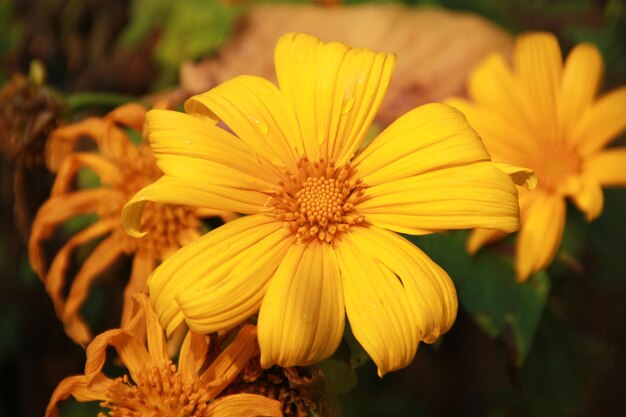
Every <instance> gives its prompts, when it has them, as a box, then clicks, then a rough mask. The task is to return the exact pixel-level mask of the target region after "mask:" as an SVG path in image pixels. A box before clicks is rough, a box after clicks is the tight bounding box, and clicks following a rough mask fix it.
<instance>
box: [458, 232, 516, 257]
mask: <svg viewBox="0 0 626 417" xmlns="http://www.w3.org/2000/svg"><path fill="white" fill-rule="evenodd" d="M507 235H508V233H505V232H501V231H500V230H489V229H474V230H472V232H471V233H470V236H469V238H468V239H467V245H466V247H467V251H468V252H469V253H471V254H472V255H473V254H475V253H476V252H478V251H479V250H480V248H482V247H483V246H485V245H488V244H490V243H494V242H497V241H499V240H501V239H504V238H505V237H506V236H507Z"/></svg>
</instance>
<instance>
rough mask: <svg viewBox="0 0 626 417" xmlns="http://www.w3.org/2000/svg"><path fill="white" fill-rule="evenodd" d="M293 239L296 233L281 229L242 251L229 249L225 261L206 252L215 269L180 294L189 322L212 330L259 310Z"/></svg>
mask: <svg viewBox="0 0 626 417" xmlns="http://www.w3.org/2000/svg"><path fill="white" fill-rule="evenodd" d="M273 227H276V226H273ZM263 229H265V230H267V229H266V228H265V227H263V228H262V230H263ZM255 232H256V231H255ZM250 233H252V231H250ZM262 233H266V232H265V231H263V232H262ZM292 242H293V237H292V236H291V235H289V234H287V235H285V232H284V230H283V229H279V230H276V231H274V232H272V233H271V234H269V235H267V236H263V237H262V239H260V240H258V241H256V242H254V243H251V244H249V245H248V246H247V247H244V248H243V249H241V251H240V252H235V250H234V249H232V248H231V249H229V250H227V252H228V253H229V255H230V257H229V259H227V260H226V261H222V262H221V264H217V263H215V262H216V260H215V259H217V258H216V257H214V256H213V257H212V256H211V255H204V256H203V258H204V260H205V262H206V265H209V264H210V265H213V269H212V270H209V271H207V272H205V273H204V275H203V276H202V277H201V278H200V279H198V280H197V281H196V282H195V283H194V284H193V286H192V287H190V288H188V289H186V290H184V291H179V293H178V294H177V295H176V302H177V303H178V306H179V308H180V311H181V312H182V315H183V316H184V317H185V321H186V323H187V325H188V326H189V327H190V328H191V329H193V330H195V331H197V332H199V333H212V332H215V331H218V330H221V329H227V328H230V327H232V326H234V325H237V324H239V323H241V322H243V321H244V320H245V319H247V318H248V317H250V316H252V315H253V314H255V313H256V312H258V311H259V307H260V306H261V301H262V300H263V297H264V295H265V292H266V290H267V286H268V284H269V282H270V279H271V277H272V276H273V275H274V272H275V271H276V268H278V265H279V264H280V262H281V260H282V258H283V256H284V255H285V253H286V252H287V250H288V248H289V246H290V245H291V244H292ZM219 256H220V255H218V257H219Z"/></svg>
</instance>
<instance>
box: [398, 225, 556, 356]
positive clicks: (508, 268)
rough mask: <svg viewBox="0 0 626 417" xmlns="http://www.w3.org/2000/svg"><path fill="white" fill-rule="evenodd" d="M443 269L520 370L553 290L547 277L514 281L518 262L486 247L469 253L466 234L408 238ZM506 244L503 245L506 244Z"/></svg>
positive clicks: (472, 312) (470, 310)
mask: <svg viewBox="0 0 626 417" xmlns="http://www.w3.org/2000/svg"><path fill="white" fill-rule="evenodd" d="M408 239H409V240H411V241H412V242H413V243H415V244H416V245H417V246H418V247H420V248H421V249H423V250H424V252H426V253H427V254H428V255H429V256H430V257H431V258H432V259H433V261H435V262H436V263H437V264H439V265H440V266H441V267H442V268H443V269H444V270H446V272H448V274H449V275H450V277H451V278H452V280H453V281H454V283H455V286H456V289H457V293H458V297H459V302H460V304H461V306H462V307H463V309H465V310H466V311H467V312H468V313H469V314H470V316H471V317H472V318H473V319H474V321H475V322H476V323H477V324H478V325H479V326H480V327H481V328H482V329H484V330H485V332H486V333H487V334H488V335H489V336H491V337H493V338H495V337H501V338H502V339H503V341H504V342H505V343H506V342H507V336H508V335H509V334H510V335H512V342H511V344H510V346H509V347H510V348H511V349H512V350H513V351H514V354H515V358H516V364H517V365H518V366H521V365H522V364H523V362H524V359H525V358H526V356H527V355H528V352H529V351H530V348H531V347H532V342H533V338H534V335H535V332H536V330H537V326H538V324H539V321H540V319H541V315H542V312H543V309H544V307H545V304H546V299H547V296H548V292H549V289H550V283H549V279H548V275H547V274H546V273H545V272H542V273H539V274H536V275H535V276H533V277H532V278H531V279H529V280H528V281H527V282H525V283H518V282H517V281H516V280H515V271H514V267H513V259H512V258H511V256H510V255H508V254H507V253H504V252H501V251H497V250H495V249H493V248H486V249H483V250H482V251H481V252H479V253H478V254H477V255H476V256H470V255H469V254H468V253H467V252H466V250H465V241H466V239H467V232H451V233H442V234H435V235H428V236H409V237H408ZM506 244H507V243H504V245H506Z"/></svg>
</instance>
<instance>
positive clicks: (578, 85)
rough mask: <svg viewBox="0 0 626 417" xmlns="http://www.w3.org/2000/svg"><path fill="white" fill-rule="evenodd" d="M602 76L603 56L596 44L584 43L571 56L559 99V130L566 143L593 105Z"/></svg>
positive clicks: (565, 70)
mask: <svg viewBox="0 0 626 417" xmlns="http://www.w3.org/2000/svg"><path fill="white" fill-rule="evenodd" d="M603 73H604V64H603V62H602V55H600V51H598V48H597V47H596V46H595V45H592V44H589V43H581V44H579V45H576V47H575V48H574V49H572V52H570V54H569V55H568V57H567V61H566V62H565V68H564V71H563V78H562V80H561V85H560V91H559V96H558V104H559V123H560V131H561V134H562V137H563V138H565V139H566V140H569V139H571V137H572V130H573V128H574V127H575V126H576V124H577V123H578V121H579V120H580V119H581V117H582V116H583V115H584V114H585V111H586V110H587V109H588V108H589V106H591V104H592V102H593V100H594V97H595V96H596V93H597V92H598V87H599V85H600V82H601V81H602V76H603Z"/></svg>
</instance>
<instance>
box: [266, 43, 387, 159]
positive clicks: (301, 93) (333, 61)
mask: <svg viewBox="0 0 626 417" xmlns="http://www.w3.org/2000/svg"><path fill="white" fill-rule="evenodd" d="M274 61H275V65H276V74H277V76H278V82H279V85H280V88H281V90H282V91H283V92H284V94H285V96H286V97H287V100H288V101H289V103H290V104H291V106H292V108H293V109H294V110H295V113H296V117H297V119H298V123H299V125H300V129H301V133H302V139H303V141H304V149H305V153H306V155H307V156H308V157H309V159H311V160H312V161H317V160H319V159H320V158H324V159H325V160H327V161H328V160H331V159H333V160H334V161H335V162H336V164H337V166H341V165H343V164H344V163H346V162H347V161H348V160H349V159H350V158H351V157H352V155H353V154H354V153H355V152H356V150H357V148H358V146H359V144H360V143H361V141H362V139H363V137H364V135H365V133H366V132H367V129H368V128H369V126H370V124H371V123H372V120H373V118H374V116H375V115H376V112H377V111H378V109H379V107H380V104H381V102H382V99H383V96H384V95H385V92H386V91H387V86H388V84H389V78H390V77H391V73H392V71H393V67H394V64H395V61H396V57H395V55H388V54H384V53H376V52H374V51H370V50H368V49H360V48H350V47H348V46H347V45H344V44H341V43H338V42H330V43H325V42H321V41H319V40H318V39H316V38H314V37H312V36H309V35H305V34H302V33H288V34H285V35H283V36H282V37H281V38H280V39H279V40H278V43H277V44H276V50H275V52H274Z"/></svg>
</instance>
